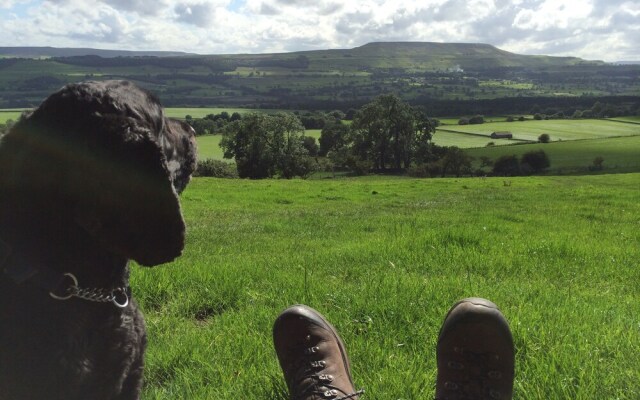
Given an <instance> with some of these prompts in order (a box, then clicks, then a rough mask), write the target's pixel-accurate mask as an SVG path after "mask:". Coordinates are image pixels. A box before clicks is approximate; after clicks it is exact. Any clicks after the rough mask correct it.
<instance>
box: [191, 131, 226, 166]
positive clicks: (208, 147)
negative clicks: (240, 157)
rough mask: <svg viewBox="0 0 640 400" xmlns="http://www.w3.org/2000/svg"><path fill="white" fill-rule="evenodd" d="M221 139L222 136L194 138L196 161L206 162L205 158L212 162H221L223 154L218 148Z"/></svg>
mask: <svg viewBox="0 0 640 400" xmlns="http://www.w3.org/2000/svg"><path fill="white" fill-rule="evenodd" d="M221 139H222V135H205V136H198V137H197V138H196V140H197V142H198V159H199V160H206V159H207V158H213V159H214V160H222V159H223V152H222V149H221V148H220V140H221ZM230 161H231V160H230Z"/></svg>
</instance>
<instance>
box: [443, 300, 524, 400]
mask: <svg viewBox="0 0 640 400" xmlns="http://www.w3.org/2000/svg"><path fill="white" fill-rule="evenodd" d="M436 356H437V360H438V379H437V382H436V399H437V400H444V399H447V400H455V399H473V400H483V399H491V400H493V399H511V397H512V395H513V376H514V365H515V356H514V349H513V338H512V337H511V331H510V330H509V324H508V322H507V320H506V319H505V318H504V316H503V315H502V313H501V312H500V310H498V307H497V306H496V305H495V304H493V303H492V302H490V301H489V300H485V299H480V298H468V299H464V300H461V301H459V302H458V303H456V304H455V305H454V306H453V307H451V309H450V310H449V313H448V314H447V317H446V318H445V320H444V323H443V324H442V329H441V330H440V336H439V338H438V347H437V350H436Z"/></svg>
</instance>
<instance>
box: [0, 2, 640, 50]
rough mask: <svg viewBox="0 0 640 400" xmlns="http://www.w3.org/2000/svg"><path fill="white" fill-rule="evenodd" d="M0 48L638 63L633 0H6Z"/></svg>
mask: <svg viewBox="0 0 640 400" xmlns="http://www.w3.org/2000/svg"><path fill="white" fill-rule="evenodd" d="M0 10H2V13H3V14H4V13H7V12H8V15H9V16H10V17H6V18H2V19H0V31H2V32H3V35H2V36H1V37H0V46H7V45H34V46H36V45H50V46H76V47H80V46H82V47H99V48H122V49H140V50H180V51H188V52H197V53H246V52H269V51H293V50H308V49H325V48H349V47H355V46H359V45H362V44H365V43H368V42H371V41H391V40H394V41H441V42H482V43H490V44H494V45H496V46H498V47H500V48H504V49H505V50H509V51H514V52H518V53H536V54H549V55H575V56H580V57H584V58H590V59H607V60H611V61H613V60H616V59H618V58H623V59H640V54H639V53H638V44H637V43H638V42H640V40H639V39H640V9H638V7H637V0H515V1H513V0H423V1H418V0H358V1H353V2H346V1H341V0H233V1H232V0H97V1H96V2H88V1H86V0H5V1H4V2H3V3H2V5H1V6H0Z"/></svg>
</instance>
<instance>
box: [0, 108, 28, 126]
mask: <svg viewBox="0 0 640 400" xmlns="http://www.w3.org/2000/svg"><path fill="white" fill-rule="evenodd" d="M22 111H23V110H18V109H9V110H0V124H4V123H5V122H7V121H8V120H10V119H12V120H14V121H17V120H18V118H20V115H21V114H22Z"/></svg>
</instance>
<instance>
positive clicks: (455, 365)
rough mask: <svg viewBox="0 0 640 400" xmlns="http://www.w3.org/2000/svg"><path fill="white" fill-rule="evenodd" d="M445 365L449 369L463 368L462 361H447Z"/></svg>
mask: <svg viewBox="0 0 640 400" xmlns="http://www.w3.org/2000/svg"><path fill="white" fill-rule="evenodd" d="M447 367H449V368H451V369H464V365H463V364H462V363H459V362H455V361H449V362H448V363H447Z"/></svg>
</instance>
